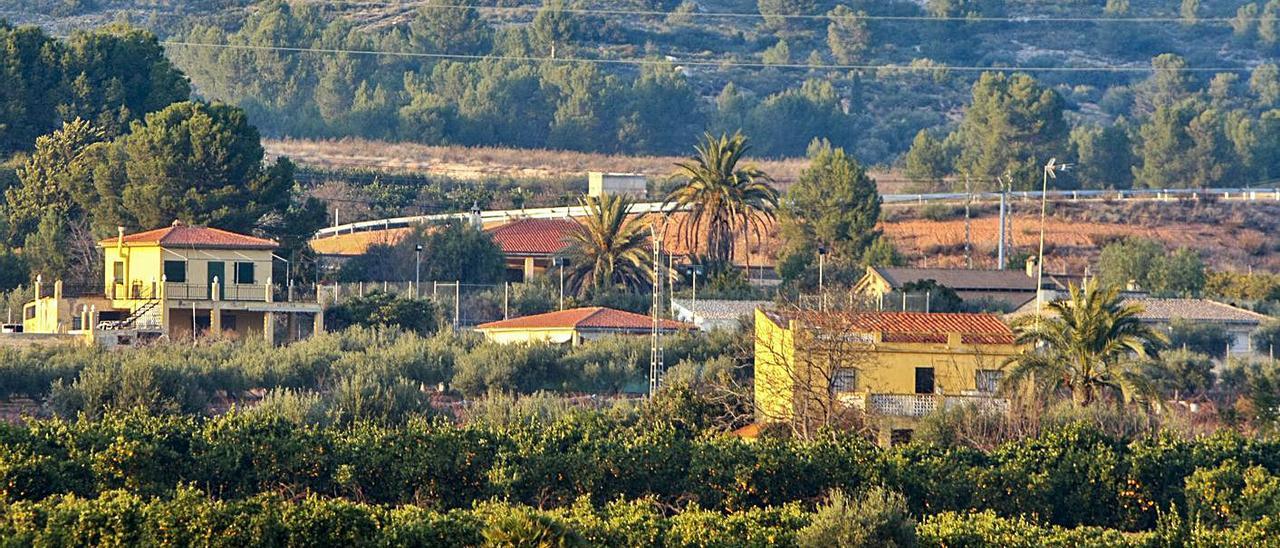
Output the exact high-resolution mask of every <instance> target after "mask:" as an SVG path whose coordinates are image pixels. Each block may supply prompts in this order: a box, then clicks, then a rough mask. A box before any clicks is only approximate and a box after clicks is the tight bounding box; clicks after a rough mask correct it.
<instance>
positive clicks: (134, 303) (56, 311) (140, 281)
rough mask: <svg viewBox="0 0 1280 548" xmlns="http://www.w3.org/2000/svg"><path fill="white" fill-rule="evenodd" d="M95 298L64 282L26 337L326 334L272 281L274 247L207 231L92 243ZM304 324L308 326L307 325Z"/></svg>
mask: <svg viewBox="0 0 1280 548" xmlns="http://www.w3.org/2000/svg"><path fill="white" fill-rule="evenodd" d="M98 247H99V248H101V249H102V250H103V255H104V261H103V265H104V268H103V271H104V277H103V280H102V283H103V286H102V291H101V293H98V292H97V291H89V292H78V294H76V295H64V294H63V288H62V284H61V282H55V283H54V288H53V292H52V293H53V294H52V295H51V296H44V295H43V290H42V285H43V280H37V284H36V294H37V298H36V300H35V301H33V302H31V303H29V304H27V305H26V306H25V307H24V310H23V330H24V331H25V332H28V333H83V334H85V335H86V336H87V337H89V338H94V339H96V338H100V337H101V338H105V342H106V343H108V344H133V343H135V342H139V341H146V340H152V339H168V340H183V339H187V340H191V339H194V338H195V337H198V336H202V335H206V334H216V335H218V336H225V337H231V338H237V337H239V338H243V337H250V336H257V337H263V338H265V339H266V340H267V341H268V342H271V343H274V342H275V340H276V337H277V333H278V332H282V333H284V335H285V338H286V339H295V338H300V337H301V336H302V334H303V332H304V331H308V332H318V331H321V330H323V328H324V311H323V308H322V307H321V305H319V304H318V303H316V302H314V299H311V300H310V302H308V299H297V298H294V296H293V295H292V294H291V293H292V292H291V291H281V287H279V286H278V285H277V284H275V283H274V281H273V280H272V265H273V261H274V260H277V259H278V258H277V257H276V256H275V255H274V254H273V253H272V251H273V250H274V249H276V248H277V247H279V245H278V244H276V242H274V241H271V240H267V239H263V238H257V237H253V236H247V235H244V234H237V233H234V232H228V231H225V230H220V229H216V228H210V227H199V226H187V225H184V224H182V223H179V222H174V224H173V225H172V226H168V227H165V228H160V229H156V230H149V231H146V232H141V233H137V234H128V235H126V234H125V233H124V230H123V229H121V230H120V233H119V235H118V236H117V237H115V238H110V239H106V240H102V241H100V242H98ZM303 319H306V320H310V321H309V322H306V324H309V327H308V328H307V329H303V328H302V327H303V325H304V323H303V322H302V320H303Z"/></svg>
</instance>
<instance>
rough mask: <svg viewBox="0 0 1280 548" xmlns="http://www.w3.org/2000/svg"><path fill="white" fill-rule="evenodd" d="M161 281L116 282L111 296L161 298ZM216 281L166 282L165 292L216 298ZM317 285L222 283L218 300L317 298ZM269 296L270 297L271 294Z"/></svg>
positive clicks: (167, 295)
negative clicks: (214, 295)
mask: <svg viewBox="0 0 1280 548" xmlns="http://www.w3.org/2000/svg"><path fill="white" fill-rule="evenodd" d="M159 285H160V284H159V282H156V283H152V282H138V281H135V282H133V283H130V284H124V283H116V284H112V285H111V286H109V287H108V288H107V289H108V291H107V297H108V298H112V299H118V300H135V301H137V300H152V299H159V298H160V291H159V289H160V288H159ZM213 287H214V286H213V284H207V283H185V282H165V283H164V296H165V298H167V299H171V300H173V299H176V300H191V301H207V300H212V299H213ZM316 293H317V292H316V288H315V286H306V287H303V286H293V287H289V286H286V285H282V284H274V283H273V284H267V283H256V284H237V283H229V284H223V283H219V284H218V300H221V301H241V302H244V301H254V302H266V301H273V302H298V303H301V302H306V303H314V302H316ZM268 296H269V298H268Z"/></svg>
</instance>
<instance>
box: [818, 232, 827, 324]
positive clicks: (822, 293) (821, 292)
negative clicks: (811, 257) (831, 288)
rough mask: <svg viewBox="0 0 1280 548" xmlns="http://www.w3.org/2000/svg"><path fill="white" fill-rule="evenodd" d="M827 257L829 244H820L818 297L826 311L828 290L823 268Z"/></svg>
mask: <svg viewBox="0 0 1280 548" xmlns="http://www.w3.org/2000/svg"><path fill="white" fill-rule="evenodd" d="M826 258H827V246H826V245H824V244H818V298H819V299H820V301H819V302H820V306H821V308H822V310H823V311H824V312H825V311H826V310H827V291H826V287H825V283H824V282H825V280H823V269H824V267H825V264H826Z"/></svg>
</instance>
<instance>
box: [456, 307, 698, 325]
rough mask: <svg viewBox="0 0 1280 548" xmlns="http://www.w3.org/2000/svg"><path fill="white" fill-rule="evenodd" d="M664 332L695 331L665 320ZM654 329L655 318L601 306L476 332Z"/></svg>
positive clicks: (516, 320) (508, 322)
mask: <svg viewBox="0 0 1280 548" xmlns="http://www.w3.org/2000/svg"><path fill="white" fill-rule="evenodd" d="M660 325H661V326H662V329H664V330H668V331H670V330H677V329H692V328H693V326H692V325H689V324H686V323H684V322H677V321H674V320H662V321H661V324H660ZM652 327H653V318H652V317H650V316H645V315H643V314H636V313H634V312H627V311H625V310H615V309H612V308H605V307H602V306H590V307H584V308H570V309H568V310H558V311H555V312H547V313H545V314H534V315H532V316H521V317H519V318H511V319H508V320H500V321H496V322H489V323H486V324H480V325H478V326H476V329H552V328H563V329H569V328H573V329H605V330H617V331H648V330H649V329H650V328H652Z"/></svg>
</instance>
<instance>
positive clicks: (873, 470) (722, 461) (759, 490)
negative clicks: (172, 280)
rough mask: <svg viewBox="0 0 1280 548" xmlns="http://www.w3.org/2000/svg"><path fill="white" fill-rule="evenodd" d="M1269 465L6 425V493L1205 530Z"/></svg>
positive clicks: (1049, 436) (1127, 449) (1255, 511)
mask: <svg viewBox="0 0 1280 548" xmlns="http://www.w3.org/2000/svg"><path fill="white" fill-rule="evenodd" d="M1277 473H1280V440H1276V439H1251V438H1245V437H1241V436H1239V435H1236V434H1233V433H1231V432H1222V433H1219V434H1216V435H1214V436H1212V437H1207V438H1203V439H1195V440H1189V439H1184V438H1179V437H1176V436H1173V435H1160V436H1154V437H1144V438H1141V439H1135V440H1122V439H1116V438H1113V437H1109V436H1107V435H1104V434H1102V433H1100V432H1099V431H1097V430H1096V429H1095V428H1092V427H1088V426H1085V425H1083V424H1081V423H1077V424H1074V425H1070V426H1067V427H1063V428H1057V429H1053V430H1050V431H1048V432H1046V433H1045V434H1042V435H1040V436H1039V437H1035V438H1029V439H1025V440H1018V441H1014V442H1009V443H1006V444H1004V445H1001V446H999V447H997V448H996V449H994V450H991V451H979V450H975V449H967V448H959V447H940V446H934V445H924V444H914V445H907V446H902V447H898V448H894V449H888V450H881V449H878V448H876V447H874V446H872V445H870V444H868V443H867V442H865V441H863V440H862V439H859V438H856V437H852V436H829V437H824V438H822V439H820V440H816V441H797V440H786V439H775V438H761V439H759V440H758V441H755V442H746V441H742V440H740V439H737V438H734V437H731V436H714V435H708V434H699V433H697V431H696V429H693V428H688V429H686V428H683V427H680V426H676V425H675V424H674V423H673V422H671V421H668V420H666V419H664V418H661V417H660V415H659V414H657V413H646V412H644V411H641V412H640V413H639V414H634V415H629V418H625V419H622V418H616V417H614V416H613V415H612V414H610V413H602V412H579V413H572V414H569V415H567V416H565V417H561V418H559V419H556V420H554V421H548V422H543V423H539V422H524V423H521V422H512V423H509V424H506V425H502V426H495V425H486V424H483V423H477V424H472V425H466V426H457V425H453V424H450V423H446V422H443V421H434V422H433V421H427V420H425V419H414V420H411V421H409V422H408V423H406V424H404V425H401V426H396V427H389V426H379V425H373V424H368V423H355V424H351V425H347V426H328V427H319V426H314V425H299V424H297V423H295V422H291V421H288V420H285V419H283V418H281V417H280V416H279V415H275V414H271V413H231V414H228V415H225V416H221V417H218V418H213V419H195V418H189V417H177V416H161V417H156V416H147V415H144V414H141V413H133V414H128V415H115V414H112V415H108V416H106V417H104V418H102V419H100V420H87V419H82V420H77V421H63V420H57V419H53V420H36V421H32V422H30V423H29V424H27V425H25V426H12V425H6V426H2V427H0V499H2V500H5V501H17V500H39V499H43V498H45V497H49V496H52V495H56V494H74V495H78V496H85V497H94V496H97V495H98V494H100V493H103V492H106V491H109V490H112V489H128V490H129V491H131V492H134V493H138V494H141V495H155V496H166V495H169V494H172V493H173V492H174V491H175V489H177V488H178V486H180V485H183V484H195V485H198V486H200V487H201V488H203V489H205V490H207V491H208V492H209V493H210V494H211V495H213V496H216V497H219V498H225V499H243V498H246V497H252V496H254V495H256V494H258V493H260V492H281V493H289V494H297V493H315V494H319V495H323V496H336V497H343V498H348V499H351V500H355V501H367V502H374V503H393V504H402V503H412V504H419V505H424V506H429V507H433V508H441V509H453V508H466V507H470V506H471V505H473V504H474V503H475V502H476V501H481V500H488V499H491V498H498V499H502V500H510V501H513V502H520V503H525V504H531V505H535V506H538V507H560V506H566V505H569V504H572V503H573V502H574V501H575V500H577V499H579V498H583V497H586V498H588V499H589V500H590V501H591V502H592V503H594V504H604V503H606V502H608V501H611V500H616V499H618V498H625V499H636V498H644V497H652V498H654V499H655V500H657V501H659V502H661V503H663V504H668V505H682V504H685V503H687V502H693V503H697V504H699V505H701V506H702V507H704V508H709V509H714V510H721V511H738V510H746V509H750V508H762V507H768V506H779V505H784V504H787V503H791V502H796V501H807V500H815V499H816V498H818V497H821V496H822V495H823V494H824V493H826V492H827V491H829V490H831V489H836V488H839V489H843V490H845V491H850V492H853V491H858V490H861V489H864V488H866V487H868V486H873V485H883V486H885V487H887V488H889V489H891V490H894V491H897V492H900V493H902V494H903V495H905V497H906V500H907V504H908V507H909V508H910V510H911V511H912V512H914V513H916V514H934V513H939V512H944V511H967V510H992V511H994V512H996V513H998V514H999V515H1003V516H1022V515H1025V516H1032V517H1034V518H1035V519H1037V520H1042V521H1044V522H1046V523H1052V524H1057V525H1063V526H1076V525H1095V526H1106V527H1119V528H1124V529H1129V530H1143V529H1148V528H1150V527H1152V526H1153V525H1154V523H1155V521H1156V517H1157V515H1158V514H1159V512H1160V511H1166V510H1167V509H1168V508H1170V507H1171V506H1173V507H1177V508H1180V509H1190V510H1192V511H1193V512H1196V513H1197V516H1198V519H1200V520H1201V521H1204V522H1205V523H1207V524H1210V525H1217V526H1228V525H1234V524H1236V523H1239V522H1241V521H1247V520H1248V519H1251V518H1252V517H1256V516H1260V515H1266V514H1267V513H1268V512H1271V513H1276V512H1280V479H1277V476H1276V474H1277ZM1246 487H1247V488H1246ZM1242 493H1243V494H1242Z"/></svg>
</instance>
